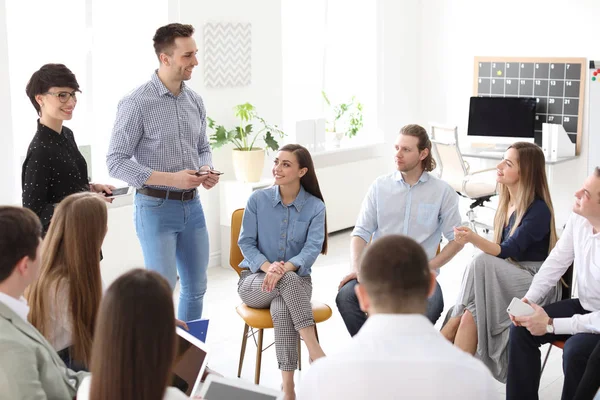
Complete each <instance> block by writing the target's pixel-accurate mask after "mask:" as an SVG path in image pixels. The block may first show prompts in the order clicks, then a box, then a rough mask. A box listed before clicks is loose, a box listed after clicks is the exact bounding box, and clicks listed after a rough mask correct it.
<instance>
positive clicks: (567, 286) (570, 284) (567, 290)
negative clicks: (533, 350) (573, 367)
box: [540, 264, 577, 378]
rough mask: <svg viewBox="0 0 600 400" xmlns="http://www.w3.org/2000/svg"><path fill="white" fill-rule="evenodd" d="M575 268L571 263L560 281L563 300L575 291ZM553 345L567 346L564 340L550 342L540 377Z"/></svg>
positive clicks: (561, 347)
mask: <svg viewBox="0 0 600 400" xmlns="http://www.w3.org/2000/svg"><path fill="white" fill-rule="evenodd" d="M574 268H575V264H571V266H570V267H569V268H568V269H567V271H566V272H565V273H564V274H563V276H562V278H561V279H560V282H561V284H562V296H561V300H568V299H570V298H571V297H573V295H574V293H575V284H576V283H577V281H573V270H574ZM552 346H556V347H558V348H559V349H563V348H564V347H565V341H564V340H555V341H554V342H551V343H550V346H548V351H547V352H546V357H544V362H543V363H542V369H541V371H540V378H541V377H542V374H543V373H544V368H546V363H547V362H548V357H550V351H552Z"/></svg>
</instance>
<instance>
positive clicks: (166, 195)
mask: <svg viewBox="0 0 600 400" xmlns="http://www.w3.org/2000/svg"><path fill="white" fill-rule="evenodd" d="M137 192H138V193H140V194H144V195H146V196H150V197H158V198H159V199H169V200H182V201H186V200H192V199H193V198H194V197H196V189H193V190H189V191H187V192H174V191H167V190H160V189H153V188H149V187H147V188H142V189H137Z"/></svg>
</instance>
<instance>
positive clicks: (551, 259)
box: [525, 213, 600, 335]
mask: <svg viewBox="0 0 600 400" xmlns="http://www.w3.org/2000/svg"><path fill="white" fill-rule="evenodd" d="M573 261H574V265H575V266H574V271H575V275H576V276H577V290H578V294H579V301H580V303H581V307H583V308H584V309H585V310H587V311H591V312H590V313H589V314H585V315H579V314H576V315H573V316H572V317H571V318H555V319H554V332H555V333H556V334H566V335H574V334H576V333H584V332H587V333H600V233H595V234H594V227H593V226H592V224H590V222H589V221H588V220H587V219H586V218H584V217H582V216H581V215H578V214H575V213H572V214H571V216H570V217H569V220H568V221H567V226H566V227H565V230H564V232H563V234H562V236H561V237H560V239H559V240H558V242H557V243H556V246H555V247H554V249H552V251H551V252H550V255H549V256H548V258H547V259H546V261H545V262H544V264H543V265H542V267H541V268H540V270H539V271H538V273H537V274H535V276H534V278H533V282H532V283H531V286H530V288H529V291H528V292H527V294H525V297H526V298H527V299H528V300H530V301H532V302H534V303H537V302H538V301H539V300H540V299H541V298H543V297H544V296H545V295H546V293H548V291H549V290H550V289H551V288H553V287H554V286H555V285H556V283H557V282H558V281H559V279H560V278H561V277H562V275H563V274H564V273H565V271H566V270H567V269H568V268H569V267H570V266H571V264H572V263H573Z"/></svg>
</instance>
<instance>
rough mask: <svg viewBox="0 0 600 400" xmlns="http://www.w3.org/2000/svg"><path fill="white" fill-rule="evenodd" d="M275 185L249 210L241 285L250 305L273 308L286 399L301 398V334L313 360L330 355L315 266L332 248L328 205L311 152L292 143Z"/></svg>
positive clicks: (276, 170) (255, 196) (280, 160)
mask: <svg viewBox="0 0 600 400" xmlns="http://www.w3.org/2000/svg"><path fill="white" fill-rule="evenodd" d="M272 172H273V177H274V178H275V184H274V185H273V186H272V187H270V188H267V189H263V190H257V191H255V192H254V193H252V195H251V196H250V198H249V199H248V204H247V206H246V209H245V210H244V218H243V221H242V230H241V232H240V237H239V240H238V244H239V246H240V249H241V251H242V254H243V255H244V260H243V261H242V263H241V264H240V267H242V268H244V269H245V271H243V272H242V274H241V277H240V281H239V283H238V293H239V295H240V298H241V299H242V301H243V302H244V303H246V304H247V305H248V306H249V307H253V308H269V309H270V310H271V317H272V318H273V326H274V328H275V350H276V353H277V361H278V363H279V369H280V370H281V374H282V379H283V391H284V392H285V395H286V400H291V399H295V391H294V371H295V370H296V368H297V366H298V350H297V343H298V335H300V336H301V337H302V339H303V340H304V342H305V343H306V346H307V348H308V352H309V357H310V359H311V360H316V359H317V358H320V357H323V356H324V355H325V353H324V352H323V349H322V348H321V346H320V345H319V342H318V340H317V337H316V333H315V329H314V325H315V321H314V317H313V313H312V307H311V304H310V298H311V295H312V281H311V277H310V274H311V267H312V265H313V264H314V262H315V261H316V259H317V257H318V255H319V253H320V254H325V253H326V252H327V222H326V218H325V203H324V201H323V195H322V194H321V189H320V188H319V181H318V180H317V175H316V173H315V168H314V165H313V161H312V158H311V156H310V153H309V152H308V150H306V149H305V148H304V147H302V146H300V145H297V144H288V145H286V146H284V147H282V148H281V149H280V150H279V152H278V153H277V157H276V158H275V160H274V164H273V170H272Z"/></svg>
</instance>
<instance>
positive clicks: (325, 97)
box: [321, 90, 331, 106]
mask: <svg viewBox="0 0 600 400" xmlns="http://www.w3.org/2000/svg"><path fill="white" fill-rule="evenodd" d="M321 95H322V96H323V98H324V99H325V103H327V105H328V106H331V102H330V101H329V97H327V95H326V94H325V91H324V90H321Z"/></svg>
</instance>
